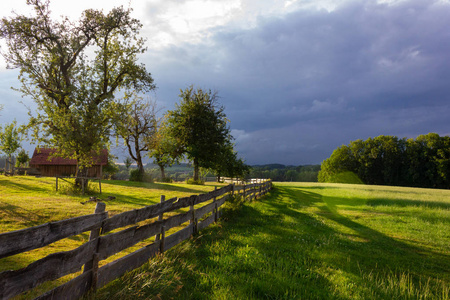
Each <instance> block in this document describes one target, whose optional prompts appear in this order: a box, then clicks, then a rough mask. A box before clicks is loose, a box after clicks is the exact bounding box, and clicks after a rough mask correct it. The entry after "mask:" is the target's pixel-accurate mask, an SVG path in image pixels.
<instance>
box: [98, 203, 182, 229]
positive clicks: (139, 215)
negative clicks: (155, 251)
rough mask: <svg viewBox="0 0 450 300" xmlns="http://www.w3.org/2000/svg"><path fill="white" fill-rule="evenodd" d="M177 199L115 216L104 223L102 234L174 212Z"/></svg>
mask: <svg viewBox="0 0 450 300" xmlns="http://www.w3.org/2000/svg"><path fill="white" fill-rule="evenodd" d="M176 200H177V198H172V199H169V200H166V201H164V202H162V203H158V204H154V205H150V206H146V207H144V208H140V209H134V210H130V211H127V212H123V213H121V214H118V215H115V216H113V217H111V218H109V219H107V220H105V222H104V223H103V228H102V233H106V232H109V231H111V230H114V229H116V228H120V227H124V226H128V225H132V224H136V223H138V222H141V221H144V220H147V219H151V218H155V217H157V216H158V215H160V214H161V213H164V212H167V211H171V210H173V204H174V202H175V201H176Z"/></svg>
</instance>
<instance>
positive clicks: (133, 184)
mask: <svg viewBox="0 0 450 300" xmlns="http://www.w3.org/2000/svg"><path fill="white" fill-rule="evenodd" d="M104 183H108V184H112V185H116V186H124V187H140V188H147V189H160V190H167V191H174V192H183V193H192V194H200V193H205V191H203V190H201V189H196V188H195V186H193V187H192V188H187V187H183V186H179V185H176V184H170V183H159V182H152V183H149V182H137V181H123V180H107V181H104Z"/></svg>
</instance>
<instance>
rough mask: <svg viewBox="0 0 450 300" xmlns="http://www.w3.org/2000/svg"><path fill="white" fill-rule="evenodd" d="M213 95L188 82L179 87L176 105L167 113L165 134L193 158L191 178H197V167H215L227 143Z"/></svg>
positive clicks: (228, 136)
mask: <svg viewBox="0 0 450 300" xmlns="http://www.w3.org/2000/svg"><path fill="white" fill-rule="evenodd" d="M217 98H218V96H217V93H213V92H212V91H211V90H209V91H204V90H202V89H196V90H194V87H193V86H190V87H188V88H186V89H185V90H184V91H183V90H182V91H181V93H180V99H181V101H180V103H179V104H177V105H176V109H175V110H172V111H169V112H168V113H167V122H168V124H169V135H170V136H171V137H172V138H173V139H174V140H175V141H176V144H178V145H180V147H181V149H182V150H183V152H185V153H186V155H187V158H188V159H189V160H191V161H193V162H194V180H198V169H199V167H202V168H206V169H215V168H216V167H217V163H218V162H220V161H221V154H222V153H223V148H224V147H226V146H227V145H231V139H232V137H231V134H230V129H229V127H228V125H227V122H228V120H227V119H226V115H225V113H224V107H223V106H219V105H218V103H217Z"/></svg>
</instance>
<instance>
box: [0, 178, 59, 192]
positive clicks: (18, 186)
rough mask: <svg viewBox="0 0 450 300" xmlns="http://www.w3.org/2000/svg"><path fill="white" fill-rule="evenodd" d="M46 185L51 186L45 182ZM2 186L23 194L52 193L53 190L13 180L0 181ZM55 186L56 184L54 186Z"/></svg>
mask: <svg viewBox="0 0 450 300" xmlns="http://www.w3.org/2000/svg"><path fill="white" fill-rule="evenodd" d="M44 184H47V185H50V184H49V183H48V182H44ZM0 186H3V187H5V188H7V189H14V190H18V191H21V192H46V193H48V192H51V191H52V189H51V188H49V187H45V186H44V185H42V184H41V185H28V184H22V183H18V182H16V181H12V180H5V179H0ZM53 186H54V184H53Z"/></svg>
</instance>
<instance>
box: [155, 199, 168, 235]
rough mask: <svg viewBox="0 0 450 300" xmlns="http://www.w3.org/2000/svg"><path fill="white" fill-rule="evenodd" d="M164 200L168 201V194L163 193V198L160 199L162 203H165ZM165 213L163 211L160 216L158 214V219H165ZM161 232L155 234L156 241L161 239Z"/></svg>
mask: <svg viewBox="0 0 450 300" xmlns="http://www.w3.org/2000/svg"><path fill="white" fill-rule="evenodd" d="M164 201H166V196H164V195H161V198H160V200H159V202H160V203H163V202H164ZM163 215H164V213H161V214H160V215H159V216H158V221H162V220H163V217H164V216H163ZM160 235H161V234H160V233H158V234H157V235H155V241H159V239H160Z"/></svg>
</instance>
